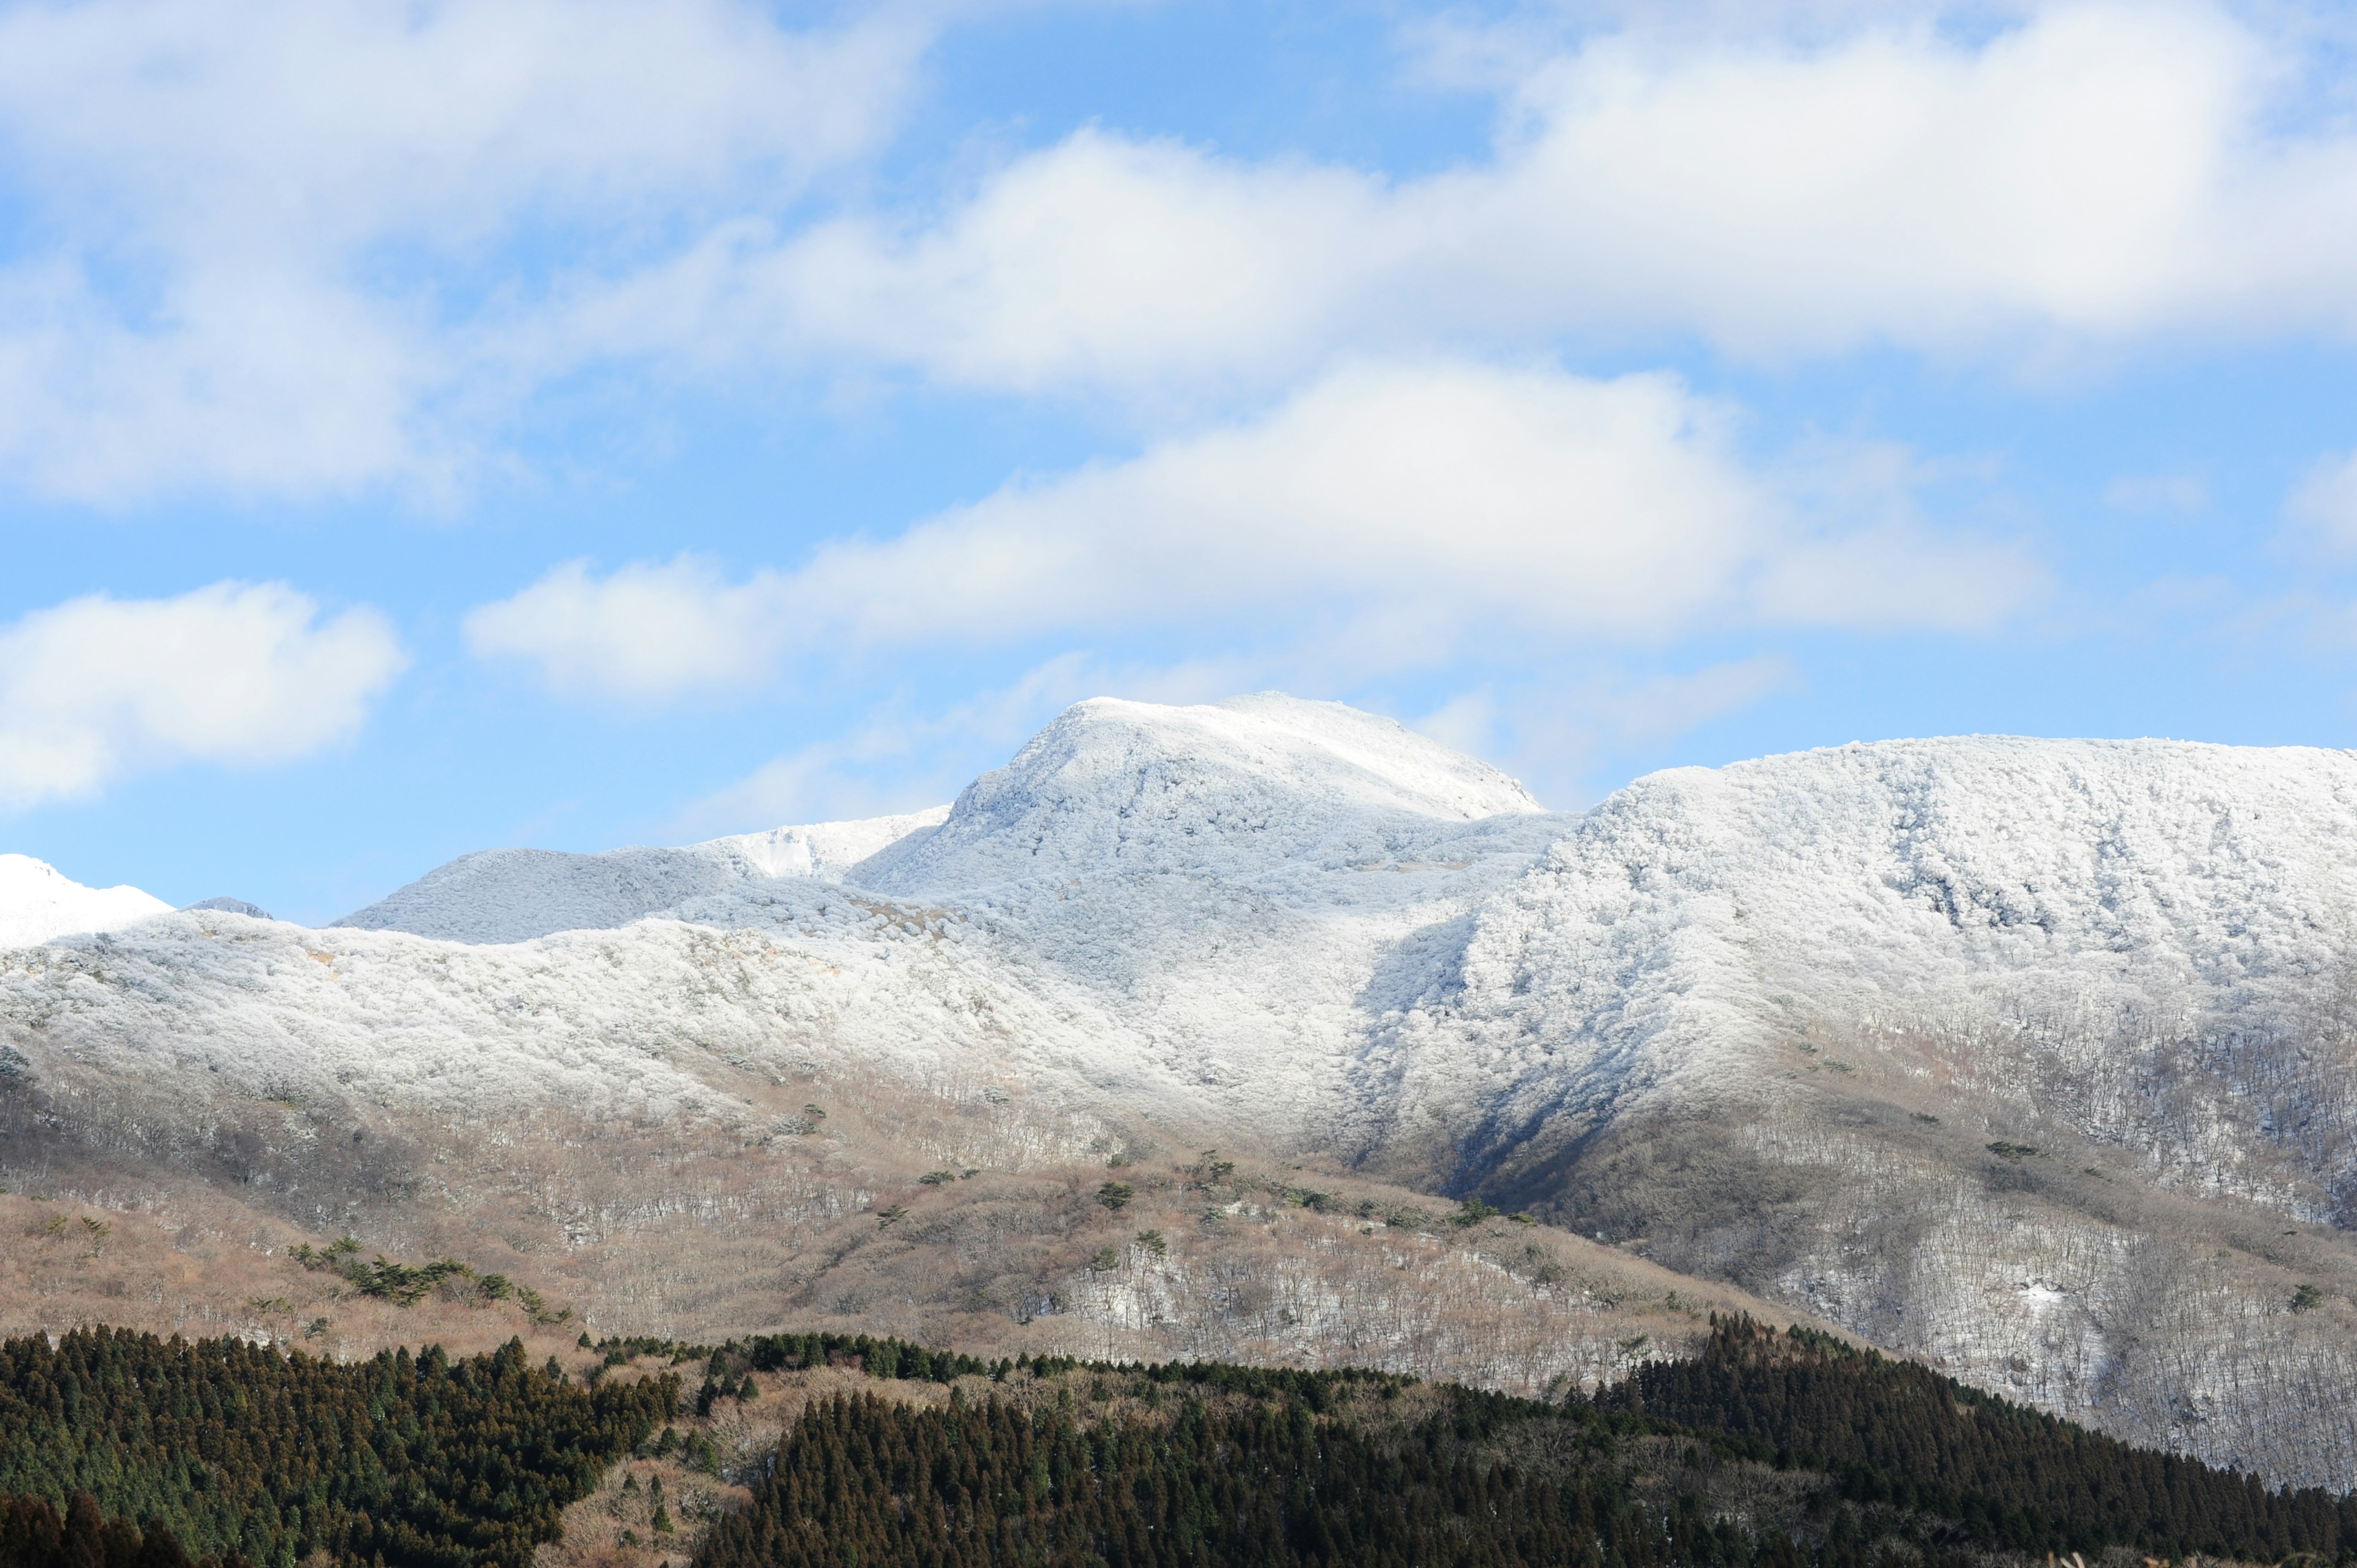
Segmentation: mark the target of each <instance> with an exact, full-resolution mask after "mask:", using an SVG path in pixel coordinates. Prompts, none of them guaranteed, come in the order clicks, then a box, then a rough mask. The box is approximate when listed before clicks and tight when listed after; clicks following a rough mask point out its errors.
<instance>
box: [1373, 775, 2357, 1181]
mask: <svg viewBox="0 0 2357 1568" xmlns="http://www.w3.org/2000/svg"><path fill="white" fill-rule="evenodd" d="M2352 939H2357V757H2352V755H2351V754H2349V753H2345V752H2333V751H2315V750H2304V749H2284V750H2256V749H2250V748H2241V747H2232V746H2197V745H2189V744H2184V743H2180V742H2173V741H2049V740H2026V739H2013V738H2004V737H1973V738H1966V739H1954V740H1927V741H1893V742H1887V743H1883V744H1878V745H1869V746H1845V747H1842V748H1839V749H1836V750H1827V751H1817V752H1808V753H1803V754H1801V755H1797V756H1790V757H1769V758H1765V759H1762V760H1760V761H1757V762H1748V763H1742V764H1738V765H1737V766H1735V767H1731V768H1723V769H1717V770H1707V769H1701V768H1689V769H1681V770H1677V771H1674V772H1669V773H1663V774H1657V775H1654V776H1652V777H1651V778H1648V779H1641V780H1640V781H1638V782H1637V783H1636V784H1634V785H1631V786H1630V787H1629V788H1628V789H1623V790H1621V791H1620V792H1619V793H1618V794H1615V795H1614V796H1612V797H1611V798H1610V799H1609V800H1606V801H1604V802H1603V803H1602V804H1601V805H1599V806H1598V808H1597V809H1596V810H1595V811H1592V812H1589V813H1588V814H1587V816H1585V817H1584V818H1582V819H1580V820H1579V821H1578V822H1577V823H1576V824H1574V826H1573V829H1572V831H1571V832H1568V833H1567V834H1566V836H1564V838H1563V839H1562V841H1561V842H1560V843H1557V844H1555V847H1554V848H1553V849H1552V850H1551V851H1550V853H1549V854H1547V856H1546V858H1545V860H1544V863H1543V864H1541V865H1538V866H1537V867H1535V868H1534V870H1533V871H1532V872H1531V873H1530V875H1528V876H1527V877H1525V878H1523V880H1522V881H1521V882H1520V884H1519V885H1518V886H1515V887H1514V888H1513V889H1512V892H1511V893H1509V894H1507V895H1505V896H1502V897H1498V898H1496V899H1494V900H1492V901H1491V902H1490V903H1489V904H1488V905H1486V906H1485V907H1484V908H1483V909H1482V911H1481V914H1480V919H1479V922H1478V929H1476V930H1475V932H1474V933H1473V934H1472V937H1471V940H1469V943H1468V944H1467V947H1466V950H1465V954H1464V961H1463V983H1462V986H1461V989H1459V990H1458V991H1455V992H1453V993H1448V994H1441V993H1435V994H1433V995H1431V996H1428V997H1426V998H1425V999H1424V1000H1425V1002H1426V1005H1427V1011H1426V1012H1425V1013H1423V1014H1421V1015H1416V1016H1415V1017H1413V1018H1410V1017H1406V1016H1403V1017H1402V1018H1401V1019H1399V1020H1395V1021H1394V1026H1393V1027H1392V1030H1391V1032H1390V1035H1391V1037H1390V1039H1389V1040H1388V1041H1387V1042H1386V1045H1385V1047H1384V1048H1383V1051H1382V1052H1381V1053H1379V1054H1381V1055H1382V1056H1383V1059H1384V1061H1385V1064H1386V1065H1387V1066H1388V1067H1389V1068H1391V1069H1394V1070H1397V1071H1399V1072H1401V1073H1402V1074H1404V1075H1405V1080H1406V1082H1405V1092H1406V1094H1407V1095H1408V1097H1409V1098H1410V1099H1412V1100H1414V1099H1419V1098H1420V1099H1426V1100H1429V1101H1431V1102H1432V1103H1433V1105H1434V1107H1435V1109H1441V1108H1444V1107H1445V1108H1448V1109H1449V1110H1450V1111H1451V1112H1453V1113H1454V1114H1455V1115H1456V1116H1458V1117H1460V1118H1461V1117H1464V1116H1468V1115H1473V1114H1479V1115H1481V1116H1484V1117H1493V1118H1494V1117H1497V1116H1499V1114H1500V1112H1501V1111H1502V1112H1509V1114H1506V1115H1505V1116H1504V1117H1503V1120H1502V1122H1501V1123H1500V1124H1501V1125H1517V1124H1522V1123H1523V1122H1525V1121H1526V1120H1527V1119H1528V1118H1530V1117H1534V1116H1538V1115H1541V1114H1544V1113H1546V1112H1550V1111H1568V1112H1577V1111H1580V1110H1582V1109H1595V1108H1600V1107H1602V1106H1606V1105H1609V1104H1611V1103H1615V1102H1617V1101H1619V1100H1620V1098H1622V1097H1623V1096H1625V1095H1627V1094H1629V1093H1631V1092H1632V1091H1650V1090H1653V1089H1657V1088H1659V1087H1661V1086H1663V1085H1666V1084H1674V1083H1676V1082H1681V1081H1684V1082H1690V1083H1704V1084H1707V1083H1710V1082H1721V1083H1723V1082H1726V1081H1728V1080H1729V1079H1730V1075H1732V1076H1735V1077H1739V1076H1740V1075H1741V1074H1743V1073H1745V1072H1747V1071H1753V1070H1756V1069H1757V1066H1758V1064H1759V1063H1760V1062H1761V1061H1764V1060H1767V1059H1769V1058H1770V1057H1771V1056H1772V1055H1773V1053H1774V1052H1775V1051H1776V1050H1777V1049H1779V1048H1780V1047H1784V1046H1786V1045H1787V1044H1788V1043H1789V1042H1790V1041H1791V1040H1792V1039H1793V1038H1795V1037H1797V1034H1798V1032H1800V1031H1803V1030H1807V1029H1812V1028H1815V1029H1823V1028H1827V1027H1832V1028H1836V1029H1849V1030H1854V1031H1864V1032H1866V1033H1867V1034H1869V1035H1878V1036H1895V1035H1900V1034H1905V1035H1909V1036H1916V1037H1930V1038H1937V1039H1943V1040H1950V1041H1954V1042H1960V1043H1967V1044H1968V1043H1970V1042H1973V1041H1975V1040H1992V1039H1996V1038H2005V1039H2009V1040H2010V1039H2015V1038H2025V1039H2031V1040H2034V1041H2035V1042H2037V1043H2039V1045H2040V1049H2041V1050H2042V1051H2043V1052H2044V1053H2045V1055H2046V1057H2047V1058H2051V1060H2052V1065H2053V1069H2054V1073H2053V1076H2054V1079H2055V1080H2056V1083H2057V1084H2058V1085H2059V1086H2062V1089H2061V1091H2063V1092H2066V1093H2071V1094H2072V1095H2073V1096H2074V1097H2075V1098H2076V1100H2077V1101H2079V1102H2080V1108H2079V1111H2078V1114H2079V1115H2080V1117H2081V1120H2082V1121H2083V1122H2084V1123H2085V1124H2086V1126H2087V1128H2088V1129H2089V1130H2090V1131H2091V1132H2101V1133H2103V1134H2104V1135H2106V1136H2112V1137H2118V1138H2127V1137H2133V1136H2135V1135H2136V1129H2137V1128H2138V1127H2139V1126H2140V1125H2141V1123H2140V1122H2138V1120H2137V1107H2136V1105H2135V1103H2134V1102H2133V1097H2132V1096H2127V1095H2123V1094H2121V1093H2120V1092H2118V1090H2119V1087H2120V1082H2119V1078H2118V1074H2117V1071H2115V1072H2114V1073H2113V1074H2112V1075H2111V1076H2110V1077H2109V1078H2108V1079H2107V1078H2106V1075H2105V1073H2104V1067H2105V1060H2106V1058H2107V1057H2108V1058H2109V1059H2110V1060H2111V1065H2112V1067H2113V1068H2114V1069H2125V1068H2126V1065H2127V1064H2126V1062H2125V1061H2123V1060H2121V1059H2119V1058H2118V1056H2117V1051H2118V1047H2119V1046H2120V1044H2121V1042H2122V1041H2124V1040H2126V1041H2136V1040H2144V1041H2147V1042H2149V1041H2151V1040H2154V1039H2158V1038H2160V1037H2164V1036H2172V1035H2176V1034H2181V1033H2183V1032H2184V1031H2185V1030H2186V1029H2187V1028H2189V1027H2190V1026H2191V1025H2192V1024H2193V1023H2194V1022H2195V1021H2198V1020H2200V1019H2202V1018H2205V1017H2211V1018H2214V1017H2216V1016H2218V1015H2225V1014H2233V1015H2241V1016H2244V1017H2246V1018H2254V1019H2255V1018H2260V1017H2266V1018H2276V1019H2283V1018H2290V1017H2294V1016H2297V1015H2300V1014H2302V1013H2303V1012H2304V1011H2306V1010H2308V1009H2310V1008H2313V1007H2315V1006H2317V1005H2320V1004H2322V1003H2323V1001H2324V1000H2325V993H2327V992H2330V990H2331V988H2332V987H2333V986H2334V985H2336V984H2337V983H2339V981H2340V978H2341V975H2342V974H2343V972H2344V966H2346V965H2347V964H2348V963H2349V961H2350V959H2351V955H2352ZM1779 1060H1780V1064H1781V1058H1779ZM1471 1064H1478V1067H1471V1070H1469V1067H1470V1066H1471ZM1966 1070H1969V1063H1968V1064H1967V1065H1966ZM2072 1083H2075V1084H2076V1085H2077V1088H2076V1089H2075V1090H2072V1089H2070V1088H2069V1087H2068V1086H2069V1085H2071V1084H2072ZM2226 1143H2227V1140H2225V1139H2224V1138H2223V1136H2222V1134H2221V1137H2220V1139H2219V1140H2218V1145H2219V1146H2216V1147H2214V1148H2211V1149H2209V1150H2207V1152H2206V1154H2205V1158H2208V1159H2210V1160H2211V1161H2212V1163H2213V1165H2214V1164H2215V1163H2216V1162H2225V1163H2226V1164H2229V1165H2231V1164H2232V1163H2233V1162H2234V1161H2235V1160H2236V1159H2237V1158H2238V1155H2237V1153H2236V1151H2235V1150H2234V1149H2233V1148H2232V1147H2229V1146H2226Z"/></svg>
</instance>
